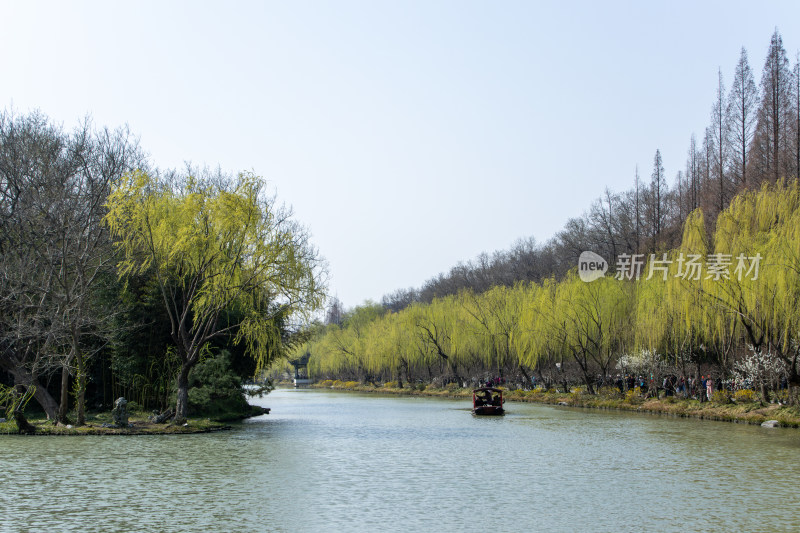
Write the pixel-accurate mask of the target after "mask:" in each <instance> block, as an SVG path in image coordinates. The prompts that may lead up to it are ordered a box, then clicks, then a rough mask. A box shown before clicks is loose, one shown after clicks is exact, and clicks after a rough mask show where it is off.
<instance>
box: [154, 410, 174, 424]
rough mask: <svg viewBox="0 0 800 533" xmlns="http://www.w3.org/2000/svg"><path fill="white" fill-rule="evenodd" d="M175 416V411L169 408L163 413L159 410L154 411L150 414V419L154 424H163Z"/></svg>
mask: <svg viewBox="0 0 800 533" xmlns="http://www.w3.org/2000/svg"><path fill="white" fill-rule="evenodd" d="M173 416H175V413H173V412H172V409H167V410H166V411H164V412H163V413H161V414H159V413H158V411H153V414H152V415H150V418H148V420H149V421H150V422H153V423H154V424H163V423H164V422H166V421H167V420H169V419H170V418H172V417H173Z"/></svg>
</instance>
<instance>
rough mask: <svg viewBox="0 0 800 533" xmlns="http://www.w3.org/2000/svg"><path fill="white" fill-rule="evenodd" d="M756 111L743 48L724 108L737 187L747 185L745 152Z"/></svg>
mask: <svg viewBox="0 0 800 533" xmlns="http://www.w3.org/2000/svg"><path fill="white" fill-rule="evenodd" d="M757 110H758V89H757V88H756V82H755V80H754V79H753V71H752V70H751V69H750V64H749V63H748V61H747V50H745V49H744V47H742V51H741V54H740V55H739V62H738V63H737V64H736V73H735V74H734V77H733V85H732V86H731V92H730V94H729V95H728V111H727V114H728V118H729V121H730V135H731V138H730V140H731V163H732V164H731V176H732V179H733V181H734V182H735V183H736V184H737V188H738V189H744V188H746V187H747V164H748V161H749V159H748V152H749V150H750V144H751V143H752V142H753V135H754V133H755V127H756V113H757Z"/></svg>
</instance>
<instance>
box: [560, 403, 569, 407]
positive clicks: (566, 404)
mask: <svg viewBox="0 0 800 533" xmlns="http://www.w3.org/2000/svg"><path fill="white" fill-rule="evenodd" d="M558 405H564V406H567V407H569V404H568V403H567V402H558Z"/></svg>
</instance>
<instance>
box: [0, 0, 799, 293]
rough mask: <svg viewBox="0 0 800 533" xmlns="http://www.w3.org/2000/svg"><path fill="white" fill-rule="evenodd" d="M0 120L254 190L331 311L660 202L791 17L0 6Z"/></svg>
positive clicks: (598, 8) (702, 10)
mask: <svg viewBox="0 0 800 533" xmlns="http://www.w3.org/2000/svg"><path fill="white" fill-rule="evenodd" d="M0 25H1V27H2V30H0V109H6V110H11V109H13V110H14V112H16V113H18V114H20V113H27V112H29V111H32V110H37V109H38V110H40V111H41V112H43V113H44V114H46V115H47V116H49V117H50V119H51V120H52V121H54V122H56V123H58V124H62V125H63V126H64V128H65V129H72V128H74V127H75V126H77V124H78V122H79V121H80V120H81V119H82V118H84V117H86V116H87V115H88V116H90V117H91V118H92V120H93V122H94V124H95V125H96V126H98V127H103V126H108V127H111V128H116V127H119V126H123V125H127V126H128V127H129V128H130V129H131V131H132V132H133V133H134V134H135V135H137V136H138V138H139V140H140V143H141V146H142V147H143V148H144V150H145V151H146V152H147V153H148V154H149V155H150V159H151V161H152V162H153V164H154V165H155V166H157V167H159V168H165V169H166V168H181V167H183V166H184V164H185V163H186V162H190V163H192V164H193V165H199V166H208V167H212V168H216V167H220V168H221V169H222V170H223V171H226V172H230V173H237V172H240V171H253V172H255V173H256V174H258V175H260V176H263V177H264V178H265V179H267V180H268V181H269V183H270V185H271V187H273V188H274V190H275V191H276V192H277V197H278V199H279V200H280V201H282V202H284V203H286V204H287V205H290V206H291V207H292V208H293V209H294V213H295V218H296V219H297V220H298V221H300V222H301V223H302V224H304V225H305V226H306V227H307V228H308V230H309V231H310V233H311V234H312V240H313V242H314V244H315V245H316V246H317V248H318V249H319V252H320V254H321V255H322V256H324V257H325V259H326V260H327V264H328V273H329V280H328V285H329V291H330V294H331V295H332V296H337V297H338V298H339V299H340V300H341V301H342V302H343V303H344V305H345V306H346V307H352V306H355V305H358V304H361V303H363V302H364V301H366V300H369V299H371V300H374V301H380V298H381V297H382V296H383V295H385V294H387V293H390V292H393V291H395V290H396V289H400V288H408V287H416V288H419V287H421V286H422V285H423V284H424V282H425V281H426V280H427V279H430V278H432V277H433V276H435V275H437V274H438V273H440V272H446V271H448V270H449V269H450V268H451V267H452V266H454V265H455V264H456V263H458V262H459V261H466V260H470V259H473V258H475V257H476V256H477V255H478V254H480V253H481V252H487V253H490V254H491V253H492V252H493V251H495V250H502V249H508V248H509V247H510V246H512V245H513V243H514V242H515V241H517V240H518V239H521V238H529V237H534V238H535V239H536V240H537V241H538V242H540V243H543V242H545V241H547V240H548V239H550V238H551V237H552V236H553V235H554V234H555V233H556V232H558V230H559V229H561V228H562V227H563V225H564V223H565V222H566V221H567V220H568V219H569V218H571V217H576V216H580V215H581V214H582V213H583V212H584V211H585V210H587V209H588V207H589V206H590V204H591V202H592V201H593V200H594V199H595V198H597V197H599V196H600V195H601V194H602V193H603V191H604V189H605V188H606V187H608V188H609V189H610V190H612V191H615V192H621V191H624V190H627V189H629V188H630V187H631V186H632V185H633V180H634V172H635V169H636V167H637V166H638V169H639V173H640V175H641V177H642V179H645V180H649V177H650V174H651V172H652V165H653V157H654V155H655V151H656V149H659V150H660V151H661V154H662V156H663V161H664V168H665V171H666V175H667V177H668V182H669V183H670V184H671V183H672V182H673V181H674V178H675V175H676V173H677V172H678V171H679V170H682V169H683V168H684V166H685V161H686V154H687V150H688V147H689V139H690V137H691V135H692V134H693V133H694V134H696V135H697V137H698V139H700V138H702V135H703V131H704V130H705V128H706V126H707V125H708V124H709V123H710V113H711V106H712V104H713V102H714V99H715V92H716V88H717V73H718V71H719V70H721V72H722V75H723V79H724V82H725V85H726V88H728V89H729V88H730V85H731V82H732V79H733V74H734V69H735V65H736V62H737V61H738V59H739V53H740V50H741V48H742V47H745V48H746V49H747V52H748V56H749V60H750V66H751V68H752V69H753V72H754V74H755V77H756V83H758V82H759V81H760V78H761V69H762V66H763V63H764V58H765V57H766V53H767V48H768V46H769V42H770V37H771V36H772V33H773V32H774V31H775V29H776V28H777V29H778V31H779V32H780V34H781V35H782V37H783V44H784V47H785V48H786V50H787V53H788V55H789V58H790V59H791V60H792V63H794V61H795V58H796V57H797V53H798V51H799V50H800V3H798V2H793V1H786V2H777V1H765V2H760V3H758V4H756V3H754V2H736V1H719V2H713V1H704V2H695V1H687V2H684V1H671V2H640V1H637V2H634V1H631V2H593V1H585V2H584V1H571V2H534V1H525V2H512V1H497V2H486V1H469V0H458V1H443V0H419V1H417V0H406V1H388V0H386V1H381V0H365V1H351V0H341V1H336V2H334V1H310V0H298V1H292V2H286V1H261V2H255V1H251V2H248V1H239V2H225V3H223V2H202V1H190V2H178V1H174V2H163V1H141V2H126V3H123V2H107V1H97V2H81V1H75V2H55V1H52V2H46V1H37V2H29V1H23V0H20V1H9V0H0Z"/></svg>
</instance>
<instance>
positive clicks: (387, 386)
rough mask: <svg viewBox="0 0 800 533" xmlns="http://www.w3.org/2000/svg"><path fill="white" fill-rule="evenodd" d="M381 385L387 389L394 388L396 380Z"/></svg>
mask: <svg viewBox="0 0 800 533" xmlns="http://www.w3.org/2000/svg"><path fill="white" fill-rule="evenodd" d="M383 386H384V387H386V388H387V389H396V388H397V382H396V381H387V382H386V383H384V384H383Z"/></svg>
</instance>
